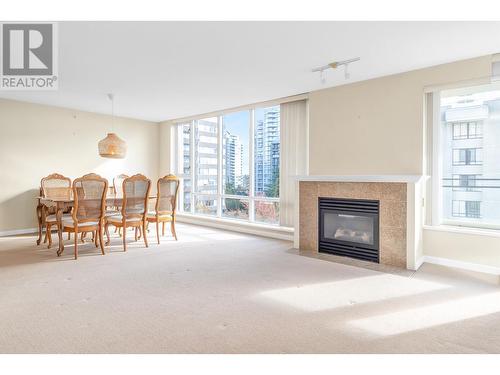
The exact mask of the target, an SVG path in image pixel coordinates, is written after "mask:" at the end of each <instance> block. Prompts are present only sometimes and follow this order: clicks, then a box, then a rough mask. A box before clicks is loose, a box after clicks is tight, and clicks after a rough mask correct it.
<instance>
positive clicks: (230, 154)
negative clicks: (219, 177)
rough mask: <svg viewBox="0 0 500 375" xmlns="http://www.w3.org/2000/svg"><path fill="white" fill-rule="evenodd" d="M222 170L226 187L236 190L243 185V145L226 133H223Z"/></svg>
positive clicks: (235, 137)
mask: <svg viewBox="0 0 500 375" xmlns="http://www.w3.org/2000/svg"><path fill="white" fill-rule="evenodd" d="M224 168H225V178H226V184H227V185H231V186H232V187H233V188H236V187H238V186H240V185H241V184H242V183H243V144H242V143H241V140H240V137H239V136H237V135H234V134H231V133H230V132H228V131H226V132H225V133H224Z"/></svg>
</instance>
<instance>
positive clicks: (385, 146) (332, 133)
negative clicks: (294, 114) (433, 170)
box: [309, 56, 491, 175]
mask: <svg viewBox="0 0 500 375" xmlns="http://www.w3.org/2000/svg"><path fill="white" fill-rule="evenodd" d="M490 74H491V56H485V57H480V58H476V59H471V60H464V61H460V62H455V63H451V64H445V65H439V66H435V67H431V68H427V69H422V70H416V71H412V72H408V73H402V74H397V75H392V76H387V77H382V78H377V79H373V80H369V81H363V82H359V83H353V84H349V85H345V86H339V87H334V88H329V89H325V90H320V91H313V92H311V93H310V94H309V113H310V117H309V132H310V134H309V140H310V144H309V150H310V152H309V173H310V174H311V175H337V174H346V175H356V174H422V173H423V154H424V126H423V123H424V120H423V106H424V102H423V97H424V87H426V86H430V85H441V84H447V83H454V82H457V81H463V80H470V79H477V78H482V77H485V76H489V75H490Z"/></svg>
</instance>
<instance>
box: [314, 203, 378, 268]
mask: <svg viewBox="0 0 500 375" xmlns="http://www.w3.org/2000/svg"><path fill="white" fill-rule="evenodd" d="M318 203H319V210H318V212H319V225H318V227H319V241H318V243H319V246H318V250H319V252H320V253H329V254H335V255H340V256H346V257H351V258H356V259H361V260H367V261H370V262H376V263H379V262H380V253H379V206H380V202H379V201H376V200H366V199H344V198H319V202H318Z"/></svg>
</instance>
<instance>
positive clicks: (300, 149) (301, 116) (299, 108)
mask: <svg viewBox="0 0 500 375" xmlns="http://www.w3.org/2000/svg"><path fill="white" fill-rule="evenodd" d="M280 112H281V125H280V133H281V167H280V168H281V172H280V174H281V186H280V225H282V226H286V227H294V226H295V223H294V221H295V216H294V209H295V204H296V202H295V199H296V197H295V190H296V176H300V175H307V173H308V138H309V131H308V116H307V101H306V100H298V101H294V102H289V103H283V104H281V109H280ZM297 203H298V202H297Z"/></svg>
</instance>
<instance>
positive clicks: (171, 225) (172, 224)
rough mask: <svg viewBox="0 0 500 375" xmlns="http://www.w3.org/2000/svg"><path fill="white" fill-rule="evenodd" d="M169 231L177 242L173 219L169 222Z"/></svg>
mask: <svg viewBox="0 0 500 375" xmlns="http://www.w3.org/2000/svg"><path fill="white" fill-rule="evenodd" d="M170 231H171V232H172V236H174V238H175V240H176V241H177V233H175V220H173V219H172V221H171V222H170Z"/></svg>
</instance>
